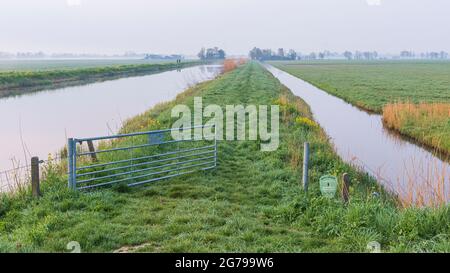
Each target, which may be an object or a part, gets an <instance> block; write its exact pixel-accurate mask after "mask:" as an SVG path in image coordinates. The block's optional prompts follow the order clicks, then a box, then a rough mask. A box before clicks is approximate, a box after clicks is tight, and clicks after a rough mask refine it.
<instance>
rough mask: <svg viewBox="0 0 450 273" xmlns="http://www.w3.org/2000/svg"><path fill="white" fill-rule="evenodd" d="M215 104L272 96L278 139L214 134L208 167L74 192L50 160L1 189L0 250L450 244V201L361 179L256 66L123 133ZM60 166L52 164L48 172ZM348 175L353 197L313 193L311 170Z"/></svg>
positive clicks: (303, 109)
mask: <svg viewBox="0 0 450 273" xmlns="http://www.w3.org/2000/svg"><path fill="white" fill-rule="evenodd" d="M194 96H202V98H203V105H204V106H206V105H207V104H210V103H214V104H218V105H221V106H224V105H230V104H244V105H248V104H256V105H261V104H262V105H270V104H274V103H277V104H279V105H280V109H281V110H282V113H281V115H280V118H281V124H280V147H279V149H278V150H276V151H275V152H262V151H261V150H260V142H259V141H220V142H219V164H218V168H217V169H216V170H212V171H207V172H202V173H195V174H191V175H186V176H183V177H178V178H174V179H170V180H166V181H161V182H157V183H154V184H151V185H148V186H146V187H139V188H133V189H129V188H124V187H116V188H112V189H103V190H98V191H95V192H90V193H80V192H71V191H68V190H67V188H66V177H65V176H64V175H60V174H59V172H58V170H57V168H56V167H54V166H53V167H51V166H50V168H49V170H48V171H47V178H46V180H45V181H44V183H43V185H42V187H43V189H42V191H43V194H44V196H43V197H42V198H41V199H39V200H35V199H34V200H33V199H31V198H29V197H27V196H25V195H17V196H15V197H3V198H2V199H1V202H0V204H1V206H0V251H65V247H66V244H67V243H68V242H69V241H78V242H79V243H80V244H81V247H82V250H83V251H85V252H88V251H113V250H117V249H120V248H122V247H124V246H135V247H133V248H131V249H129V250H133V251H153V252H181V251H183V252H209V251H212V252H244V251H245V252H253V251H255V252H268V251H273V252H301V251H307V252H325V251H365V250H366V246H367V244H368V243H369V242H370V241H375V240H376V241H379V242H380V243H381V245H382V247H383V250H385V251H420V250H425V251H450V240H449V238H448V234H450V222H449V218H450V209H449V208H439V209H432V208H429V209H417V208H408V209H398V208H397V207H396V206H395V204H394V203H393V202H391V201H389V200H388V199H387V197H385V196H384V195H383V194H382V195H381V197H374V196H372V195H371V194H370V193H371V192H372V191H379V189H377V186H376V185H375V184H374V182H373V181H371V180H370V179H369V178H368V177H366V176H364V175H361V174H359V173H357V172H356V171H355V170H353V169H351V168H350V167H349V166H348V165H346V164H344V163H342V161H341V160H339V158H338V157H337V156H336V155H335V154H334V153H333V150H332V148H331V146H330V145H329V143H328V141H327V138H326V136H325V135H324V133H323V131H322V130H321V129H320V127H319V126H318V125H317V124H316V123H315V122H314V121H312V120H311V115H310V112H309V110H308V106H307V105H305V103H304V102H303V101H301V100H300V99H298V98H295V97H294V96H293V95H292V94H291V93H290V91H289V90H287V89H286V88H284V87H283V86H282V85H281V84H280V83H279V82H278V81H277V80H276V79H275V78H273V77H272V75H271V74H270V73H268V72H267V71H265V70H264V69H263V68H262V67H261V66H259V65H258V64H257V63H248V64H246V65H243V66H240V67H239V68H237V69H236V70H234V71H232V72H229V73H226V74H224V75H222V76H220V77H219V78H218V79H216V80H214V81H210V82H206V83H202V84H199V85H198V86H196V87H193V88H191V89H189V90H187V91H186V92H184V93H183V94H181V95H179V96H178V97H177V99H176V100H175V101H173V102H170V103H166V104H162V105H159V106H157V107H155V108H154V109H152V110H150V111H148V112H147V113H144V114H142V115H140V116H138V117H136V118H134V119H132V120H130V121H129V122H128V123H127V124H126V125H125V127H124V131H136V130H138V131H142V130H146V129H156V128H158V127H161V128H167V127H170V126H171V123H172V121H173V120H172V118H171V117H170V111H171V108H172V107H173V106H174V105H176V104H180V103H183V104H187V105H189V106H190V107H192V105H193V97H194ZM304 141H309V142H310V143H311V164H310V165H311V169H310V175H311V176H310V177H311V185H310V193H309V195H308V196H307V195H305V194H303V193H302V191H301V189H300V187H299V181H300V177H301V176H300V175H301V173H300V171H299V170H300V169H301V160H302V159H301V155H302V143H303V142H304ZM55 168H56V169H55ZM343 172H348V173H350V175H351V177H352V188H351V196H352V198H351V201H350V203H349V205H347V206H345V205H344V204H343V203H342V202H341V201H339V200H337V199H335V200H327V199H324V198H323V197H321V196H320V194H319V189H318V182H317V181H318V179H319V177H320V176H321V175H323V174H326V173H331V174H335V175H340V174H342V173H343Z"/></svg>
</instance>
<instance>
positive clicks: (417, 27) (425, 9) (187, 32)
mask: <svg viewBox="0 0 450 273" xmlns="http://www.w3.org/2000/svg"><path fill="white" fill-rule="evenodd" d="M449 10H450V2H449V1H446V0H433V1H426V0H339V1H336V0H277V1H274V0H215V1H210V0H189V1H186V0H152V1H143V0H129V1H121V0H38V1H35V0H2V1H1V3H0V35H1V40H2V43H1V45H0V51H8V52H17V51H40V50H41V51H44V52H90V53H100V54H116V53H123V52H124V51H128V50H134V51H138V52H159V53H174V52H178V53H184V54H196V53H197V51H198V49H199V48H200V47H202V46H212V45H217V46H219V47H221V48H224V49H225V50H226V51H227V52H228V53H230V54H246V53H247V52H248V50H249V49H250V48H252V47H253V46H258V45H260V46H264V47H268V48H278V47H286V48H293V49H295V50H298V51H304V52H310V51H317V50H325V49H328V50H333V51H344V50H351V51H353V50H378V51H380V52H399V51H401V50H413V51H440V50H445V51H450V28H448V26H449V25H450V17H449V16H448V11H449ZM31 22H32V24H31Z"/></svg>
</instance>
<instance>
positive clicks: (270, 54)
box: [249, 47, 449, 61]
mask: <svg viewBox="0 0 450 273" xmlns="http://www.w3.org/2000/svg"><path fill="white" fill-rule="evenodd" d="M249 57H250V58H251V59H252V60H259V61H269V60H339V59H341V60H345V59H346V60H380V59H441V60H445V59H448V58H449V54H448V53H447V52H444V51H441V52H426V53H420V54H415V53H414V52H411V51H402V52H400V54H398V55H387V54H385V55H383V54H379V53H378V52H377V51H358V50H357V51H354V52H351V51H349V50H346V51H344V52H342V53H339V52H331V51H328V50H325V51H321V52H311V53H307V54H303V53H300V52H296V51H295V50H293V49H290V50H289V51H288V52H287V53H285V50H284V49H283V48H279V49H278V50H277V51H273V50H271V49H260V48H258V47H255V48H253V49H252V50H250V52H249Z"/></svg>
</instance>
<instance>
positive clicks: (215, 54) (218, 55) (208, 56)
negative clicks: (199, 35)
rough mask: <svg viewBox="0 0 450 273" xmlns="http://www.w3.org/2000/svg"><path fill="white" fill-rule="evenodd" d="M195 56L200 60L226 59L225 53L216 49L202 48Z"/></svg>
mask: <svg viewBox="0 0 450 273" xmlns="http://www.w3.org/2000/svg"><path fill="white" fill-rule="evenodd" d="M197 56H198V57H199V58H200V60H223V59H225V57H226V53H225V51H224V50H223V49H220V48H218V47H213V48H207V49H205V48H202V49H201V50H200V52H199V53H198V54H197Z"/></svg>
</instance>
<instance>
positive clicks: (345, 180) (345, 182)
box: [341, 173, 350, 204]
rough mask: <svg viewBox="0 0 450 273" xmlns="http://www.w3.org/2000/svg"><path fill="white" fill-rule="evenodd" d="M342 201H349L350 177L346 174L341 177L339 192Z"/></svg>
mask: <svg viewBox="0 0 450 273" xmlns="http://www.w3.org/2000/svg"><path fill="white" fill-rule="evenodd" d="M341 196H342V200H344V203H346V204H347V203H348V200H349V199H350V176H349V175H348V174H347V173H344V174H343V175H342V191H341Z"/></svg>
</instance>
